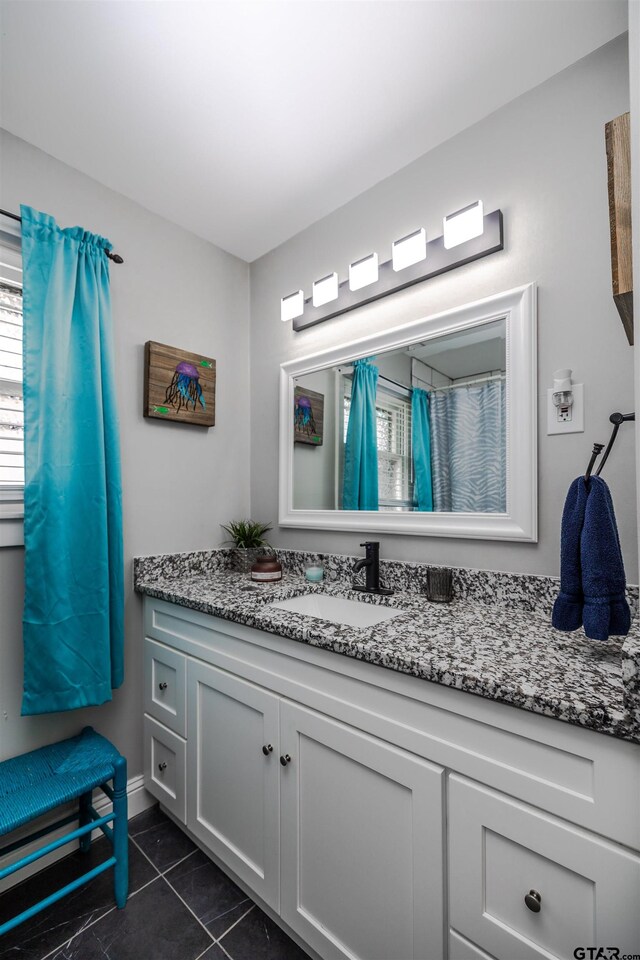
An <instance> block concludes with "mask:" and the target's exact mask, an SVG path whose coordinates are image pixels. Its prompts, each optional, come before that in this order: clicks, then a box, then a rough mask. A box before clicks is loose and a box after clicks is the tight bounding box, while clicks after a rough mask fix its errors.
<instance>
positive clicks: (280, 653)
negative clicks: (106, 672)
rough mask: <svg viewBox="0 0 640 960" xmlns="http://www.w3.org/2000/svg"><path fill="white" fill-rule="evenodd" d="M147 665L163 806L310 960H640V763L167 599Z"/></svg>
mask: <svg viewBox="0 0 640 960" xmlns="http://www.w3.org/2000/svg"><path fill="white" fill-rule="evenodd" d="M145 665H146V666H145V684H146V690H145V708H146V713H145V757H146V762H145V768H146V777H147V788H148V789H149V790H150V791H151V793H153V794H154V795H155V796H157V797H158V799H159V800H160V801H161V803H162V804H163V805H164V806H165V807H166V808H167V809H168V810H169V811H170V812H171V813H172V814H173V815H174V817H176V818H177V819H179V820H181V821H182V822H183V823H184V824H185V825H186V828H187V829H188V830H189V831H190V833H191V834H192V835H193V836H194V837H196V838H197V839H198V841H199V842H200V843H201V845H202V846H203V847H204V848H205V849H207V850H209V851H210V852H211V854H212V855H213V856H214V857H215V858H216V859H217V860H219V862H220V863H221V864H223V865H224V866H226V867H227V868H228V869H229V870H230V872H231V873H232V875H234V876H235V877H236V878H237V879H238V880H239V882H240V883H242V884H244V886H245V887H246V888H247V889H248V890H249V891H250V892H251V893H252V894H254V895H255V897H256V898H257V899H258V901H259V902H261V903H262V904H263V905H264V906H265V909H267V910H269V911H270V912H271V913H272V915H273V916H276V917H279V918H280V919H281V921H282V922H283V925H284V926H285V928H287V929H288V930H289V931H290V932H293V933H294V934H295V935H297V936H298V938H299V939H300V940H301V942H303V943H305V944H307V945H308V947H309V948H310V950H311V952H312V953H315V954H316V955H318V956H320V957H322V958H326V960H329V958H331V960H334V958H335V960H338V958H340V960H347V958H348V960H492V958H494V960H534V958H536V960H537V958H539V957H545V958H547V960H549V958H556V957H557V958H562V960H564V958H568V960H570V958H572V957H573V950H574V949H575V948H576V947H580V946H583V947H588V946H594V945H598V944H600V945H604V946H618V947H619V948H620V954H621V955H622V954H624V953H625V952H626V953H629V954H633V953H634V952H635V953H640V909H639V905H640V854H639V852H638V851H639V850H640V747H638V746H636V745H634V744H630V743H625V742H623V741H619V740H616V739H614V738H611V737H605V736H602V735H599V734H596V733H591V732H589V731H586V730H583V729H580V728H577V727H573V726H571V725H569V724H565V723H560V722H558V721H555V720H551V719H547V718H545V717H540V716H536V715H534V714H532V713H528V712H526V711H521V710H515V709H513V708H511V707H507V706H504V705H501V704H498V703H495V702H493V701H489V700H484V699H482V698H478V697H473V696H470V695H468V694H464V693H461V692H459V691H455V690H450V689H448V688H445V687H441V686H439V685H437V684H432V683H426V682H425V681H421V680H417V679H414V678H412V677H407V676H403V675H401V674H398V673H396V672H395V671H390V670H384V669H381V668H380V667H377V666H374V665H372V664H367V663H361V662H358V661H355V660H353V659H351V658H347V657H342V656H337V655H336V654H334V653H331V652H328V651H324V650H319V649H316V648H313V647H312V646H309V645H306V644H300V643H296V642H295V641H291V640H286V639H284V638H282V637H278V636H274V635H272V634H267V633H262V632H261V631H257V630H253V629H250V628H247V627H243V626H240V625H238V624H234V623H230V622H228V621H223V620H220V619H217V618H214V617H211V616H208V615H206V614H203V613H200V612H198V611H194V610H189V609H186V608H184V607H181V606H178V605H174V604H170V603H166V602H164V601H160V600H155V599H151V598H145ZM164 683H166V684H167V686H166V687H163V688H162V690H160V689H159V685H160V684H164ZM155 687H158V690H157V691H156V690H155V689H154V688H155ZM183 693H184V697H183ZM183 722H184V726H182V723H183ZM181 731H183V733H181ZM163 764H164V765H165V766H164V767H163ZM160 767H162V769H159V768H160ZM527 895H528V896H529V906H527V904H526V903H525V896H527ZM532 897H533V899H531V898H532ZM536 897H539V904H538V903H537V901H536ZM537 905H539V907H540V909H539V910H537V911H536V909H535V908H536V906H537ZM531 907H533V909H531Z"/></svg>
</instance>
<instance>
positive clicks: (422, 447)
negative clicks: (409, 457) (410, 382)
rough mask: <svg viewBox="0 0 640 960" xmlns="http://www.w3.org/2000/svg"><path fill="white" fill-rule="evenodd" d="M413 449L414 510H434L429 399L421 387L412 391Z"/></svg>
mask: <svg viewBox="0 0 640 960" xmlns="http://www.w3.org/2000/svg"><path fill="white" fill-rule="evenodd" d="M411 449H412V452H413V473H414V486H413V500H414V510H433V485H432V480H431V428H430V426H429V397H428V395H427V392H426V390H421V389H420V387H414V388H413V390H412V391H411Z"/></svg>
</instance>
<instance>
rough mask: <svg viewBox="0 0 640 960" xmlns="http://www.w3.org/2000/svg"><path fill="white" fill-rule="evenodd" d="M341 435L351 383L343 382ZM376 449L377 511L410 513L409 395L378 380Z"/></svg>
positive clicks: (349, 405)
mask: <svg viewBox="0 0 640 960" xmlns="http://www.w3.org/2000/svg"><path fill="white" fill-rule="evenodd" d="M344 385H345V390H344V396H343V414H344V431H343V443H346V440H347V426H348V423H349V411H350V409H351V380H350V378H349V379H348V378H346V377H345V380H344ZM376 432H377V445H378V507H379V509H380V510H381V511H386V512H390V511H401V510H407V509H408V510H412V509H413V473H412V469H413V461H412V456H411V391H410V390H409V389H406V390H405V388H403V387H396V386H395V385H392V384H390V383H389V384H388V385H387V383H386V382H385V380H384V378H383V377H380V378H379V379H378V389H377V391H376Z"/></svg>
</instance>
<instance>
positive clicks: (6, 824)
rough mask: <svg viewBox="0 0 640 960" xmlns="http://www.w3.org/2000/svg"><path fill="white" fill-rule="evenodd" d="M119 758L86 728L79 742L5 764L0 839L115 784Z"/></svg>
mask: <svg viewBox="0 0 640 960" xmlns="http://www.w3.org/2000/svg"><path fill="white" fill-rule="evenodd" d="M119 756H120V754H119V753H118V751H117V750H116V748H115V747H114V746H113V744H111V743H109V741H108V740H105V738H104V737H101V736H100V734H99V733H96V732H95V730H92V729H91V728H90V727H87V728H86V729H85V730H83V731H82V733H81V734H79V735H78V736H77V737H71V738H70V739H69V740H63V741H62V742H61V743H52V744H51V745H50V746H48V747H40V749H39V750H32V751H31V753H25V754H23V755H22V756H21V757H14V758H13V759H11V760H5V761H4V762H3V763H0V836H2V835H3V834H5V833H10V832H11V830H15V829H16V827H21V826H22V825H23V824H25V823H29V821H31V820H35V819H36V817H39V816H41V815H42V814H43V813H47V812H48V811H49V810H51V809H52V808H53V807H57V806H59V805H60V804H62V803H67V802H68V801H69V800H75V799H76V797H79V796H80V794H82V793H86V792H87V791H88V790H93V788H94V787H98V786H100V784H101V783H104V782H105V780H111V779H112V778H113V775H114V772H115V770H114V761H115V760H117V759H118V757H119Z"/></svg>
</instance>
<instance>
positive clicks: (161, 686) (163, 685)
mask: <svg viewBox="0 0 640 960" xmlns="http://www.w3.org/2000/svg"><path fill="white" fill-rule="evenodd" d="M167 687H168V684H167V683H165V681H164V680H163V681H162V683H159V684H158V689H160V690H166V689H167Z"/></svg>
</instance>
